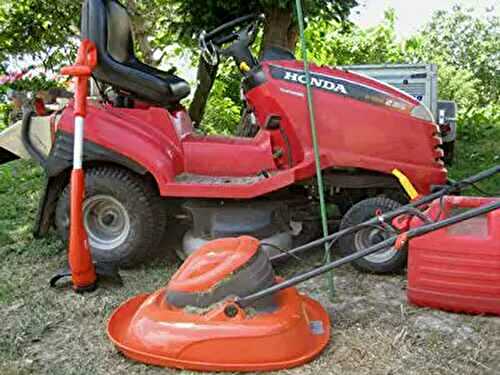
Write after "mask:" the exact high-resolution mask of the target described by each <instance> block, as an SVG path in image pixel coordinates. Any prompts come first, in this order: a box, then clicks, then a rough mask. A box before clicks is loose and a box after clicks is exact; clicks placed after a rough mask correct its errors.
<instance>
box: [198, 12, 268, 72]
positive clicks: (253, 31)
mask: <svg viewBox="0 0 500 375" xmlns="http://www.w3.org/2000/svg"><path fill="white" fill-rule="evenodd" d="M264 19H265V16H264V15H263V14H256V15H249V16H244V17H240V18H238V19H236V20H233V21H231V22H228V23H226V24H224V25H221V26H219V27H218V28H216V29H215V30H213V31H211V32H209V33H207V32H206V31H202V33H201V34H200V37H199V45H200V49H201V56H202V58H203V59H204V60H205V62H206V63H207V64H209V65H212V66H215V65H217V64H218V63H219V61H220V57H219V55H220V54H222V55H226V56H227V55H228V52H229V51H230V50H231V48H232V47H233V45H234V44H233V45H231V46H229V47H227V48H221V46H222V45H223V44H226V43H229V42H232V41H235V40H238V41H244V40H246V42H245V47H249V46H250V45H251V44H252V43H254V42H255V38H256V37H257V29H258V24H259V23H260V22H262V21H263V20H264ZM245 23H248V25H247V26H246V27H242V28H241V29H239V30H238V31H235V30H234V29H235V28H237V27H238V26H242V25H245ZM225 31H230V32H229V33H228V34H227V35H222V36H219V35H220V34H223V33H224V32H225ZM218 36H219V37H218Z"/></svg>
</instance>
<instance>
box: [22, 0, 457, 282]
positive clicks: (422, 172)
mask: <svg viewBox="0 0 500 375" xmlns="http://www.w3.org/2000/svg"><path fill="white" fill-rule="evenodd" d="M261 21H262V17H261V16H255V15H250V16H245V17H242V18H239V19H236V20H234V21H232V22H229V23H226V24H224V25H222V26H220V27H218V28H217V29H215V30H213V31H212V32H209V33H202V35H201V36H200V39H199V45H200V48H201V58H203V59H204V60H205V62H206V63H208V64H218V62H219V61H220V59H221V58H230V59H233V60H234V61H235V63H236V66H237V67H238V69H239V70H240V72H241V75H242V81H241V90H242V96H243V98H244V101H245V108H246V110H245V121H244V127H245V128H246V131H245V133H246V134H249V135H250V136H247V137H236V136H218V135H202V134H200V133H199V132H198V131H195V130H194V128H193V125H192V122H191V120H190V118H189V116H188V113H187V111H186V110H185V108H184V107H183V105H182V104H181V101H182V100H183V99H185V98H187V97H188V95H189V93H190V87H189V85H188V84H187V82H186V81H184V80H183V79H181V78H179V77H177V76H175V75H174V74H172V73H171V72H164V71H160V70H157V69H156V68H154V67H152V66H148V65H145V64H143V63H141V62H140V61H139V60H138V59H137V57H136V56H135V55H134V45H133V38H132V29H131V26H130V20H129V16H128V14H127V11H126V9H125V8H124V7H123V6H122V5H120V4H119V3H118V2H117V1H115V0H86V1H85V3H84V5H83V15H82V39H88V40H90V41H91V42H93V44H95V46H96V47H97V65H96V66H95V68H94V70H93V78H94V79H95V80H96V82H97V83H98V86H99V88H100V90H101V92H102V95H101V96H102V99H99V100H95V101H88V107H87V112H86V119H85V136H84V145H83V169H84V171H85V177H86V179H85V181H86V183H85V191H86V195H85V199H84V202H83V224H84V227H85V230H86V232H87V234H88V239H89V243H90V247H91V251H92V255H93V258H94V259H95V260H96V261H97V262H100V261H102V262H111V263H115V264H118V265H120V266H132V265H135V264H137V263H139V262H140V261H141V260H145V259H147V258H148V257H150V256H151V250H152V249H155V248H157V247H158V246H159V244H160V240H161V239H162V238H163V237H164V234H165V232H166V230H167V229H170V228H172V227H174V226H175V225H176V223H178V220H180V218H181V217H182V213H184V218H188V219H189V227H188V228H187V231H186V233H185V234H184V237H183V246H182V249H181V250H179V255H180V256H181V257H186V256H187V255H189V254H191V253H192V252H193V251H194V250H195V249H197V248H199V247H200V246H201V245H203V244H205V243H206V242H207V241H209V240H212V239H214V238H220V237H235V236H239V235H250V236H254V237H256V238H258V239H259V240H260V241H261V244H262V247H263V248H264V249H265V250H266V251H267V252H268V253H271V255H273V254H277V253H280V252H281V250H283V249H289V248H291V247H292V243H293V242H298V241H306V240H304V238H305V237H309V239H312V238H317V237H318V231H317V228H316V227H315V224H313V223H315V222H317V221H318V220H317V217H318V216H317V211H318V210H317V207H318V205H317V197H318V193H319V192H318V189H317V188H315V186H316V185H315V181H314V179H315V162H314V153H313V143H312V138H311V129H310V127H309V126H308V118H309V117H308V116H309V115H308V109H307V108H308V107H307V101H306V78H305V73H304V65H303V63H302V62H300V61H297V60H296V59H295V57H294V55H293V54H292V53H291V52H289V51H286V50H283V49H281V48H276V47H272V48H268V49H266V50H265V51H264V52H263V54H262V58H261V59H257V58H256V57H255V56H253V54H252V52H251V48H250V47H251V45H252V43H253V42H254V41H255V38H256V36H257V34H258V30H259V26H260V24H261ZM311 84H312V88H313V94H314V105H315V108H316V128H317V133H318V138H319V151H320V161H321V169H322V171H323V176H324V180H325V188H324V193H325V196H326V198H327V201H328V203H329V204H330V206H331V207H332V208H334V205H335V206H336V207H337V208H338V209H336V210H335V211H336V212H337V216H341V217H342V219H341V222H340V227H341V228H346V227H350V226H353V225H356V224H358V223H362V222H364V221H365V220H367V219H368V218H371V217H373V216H374V215H380V214H382V213H384V212H387V211H391V210H394V209H396V208H398V207H399V206H400V205H401V204H404V203H407V202H408V201H409V200H410V199H411V198H415V196H417V195H425V194H428V193H429V192H430V191H431V187H432V186H433V185H443V184H445V183H446V182H447V171H446V169H445V168H444V165H443V161H442V157H443V152H442V149H441V148H440V146H441V144H442V141H441V138H440V136H439V128H438V127H437V125H436V124H435V123H434V122H433V118H432V115H431V113H430V112H429V110H428V109H427V108H426V107H425V106H423V105H422V104H421V103H420V102H418V101H417V100H415V99H413V98H412V97H411V96H409V95H407V94H405V93H403V92H401V91H399V90H397V89H395V88H393V87H390V86H388V85H385V84H383V83H380V82H378V81H376V80H373V79H370V78H368V77H364V76H360V75H356V74H354V73H350V72H349V71H346V70H339V69H334V68H330V67H325V66H315V65H311ZM73 106H74V105H73V104H71V103H70V104H69V105H68V106H67V108H65V109H64V110H63V111H62V113H59V114H58V115H57V116H53V119H52V123H51V130H52V135H53V143H52V146H51V150H50V153H49V155H48V156H47V157H44V156H41V155H40V153H37V150H36V148H34V147H32V146H33V145H31V144H30V139H29V137H27V138H26V140H25V141H26V142H25V143H26V145H27V148H28V149H29V150H30V152H31V153H32V155H34V156H35V157H36V158H37V159H38V160H39V162H40V163H41V164H42V165H43V166H44V168H45V169H46V172H47V175H48V179H47V185H46V188H45V192H44V194H43V196H42V199H41V204H40V211H39V215H38V221H37V224H36V230H35V232H36V234H37V235H38V236H40V235H43V234H45V233H47V231H48V230H49V229H50V227H51V226H52V225H55V227H56V228H57V231H58V232H59V234H60V235H61V236H62V237H63V238H65V239H66V238H68V228H69V221H70V220H69V205H70V204H69V195H70V188H69V176H70V171H71V165H72V158H73V154H72V150H73V131H74V126H73V124H74V123H75V114H74V108H73ZM24 126H25V128H26V132H25V133H26V134H27V133H29V128H30V118H29V116H26V117H25V119H24ZM249 127H251V128H252V129H249ZM255 130H256V131H255ZM403 185H404V186H405V187H406V188H403ZM330 211H332V212H333V210H330ZM186 212H187V213H188V214H189V215H186V214H185V213H186ZM383 237H384V234H383V233H381V232H380V230H379V229H377V227H367V228H365V229H364V230H361V231H359V232H357V233H356V234H355V235H351V236H345V237H343V238H342V240H341V241H340V242H339V245H340V248H341V250H342V252H343V253H344V254H346V255H348V254H349V253H352V252H355V251H359V250H362V249H364V248H367V247H369V246H370V245H373V244H375V243H378V242H380V241H381V240H382V239H383ZM355 265H356V267H358V268H359V269H362V270H366V271H373V272H381V273H384V272H394V271H398V270H400V269H402V268H403V267H405V265H406V252H405V251H397V250H395V249H393V248H388V249H384V250H382V251H379V252H376V253H373V254H369V255H368V256H367V257H365V258H360V259H358V260H356V262H355Z"/></svg>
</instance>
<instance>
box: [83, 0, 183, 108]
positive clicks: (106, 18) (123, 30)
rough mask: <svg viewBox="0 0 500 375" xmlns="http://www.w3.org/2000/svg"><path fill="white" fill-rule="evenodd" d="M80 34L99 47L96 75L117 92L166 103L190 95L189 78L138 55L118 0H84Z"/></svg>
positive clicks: (128, 20)
mask: <svg viewBox="0 0 500 375" xmlns="http://www.w3.org/2000/svg"><path fill="white" fill-rule="evenodd" d="M81 34H82V39H90V40H91V41H93V42H94V43H95V45H96V47H97V51H98V61H97V66H96V68H95V69H94V72H93V76H94V78H96V79H97V80H99V81H101V82H104V83H107V84H109V85H111V86H112V87H114V88H115V89H117V91H118V92H120V93H123V94H126V95H132V96H133V97H136V98H139V99H141V100H145V101H147V102H149V103H154V104H158V105H161V106H165V107H169V106H172V107H175V106H178V104H179V101H180V100H181V99H183V98H185V97H186V96H187V95H189V85H188V84H187V82H186V81H184V80H183V79H181V78H179V77H177V76H175V75H173V74H169V73H167V72H163V71H160V70H158V69H156V68H154V67H152V66H149V65H145V64H143V63H142V62H140V61H139V60H138V59H137V58H136V56H135V54H134V42H133V36H132V24H131V21H130V18H129V16H128V13H127V10H126V8H125V7H123V6H122V5H121V4H120V3H119V2H118V1H117V0H85V2H84V3H83V8H82V29H81Z"/></svg>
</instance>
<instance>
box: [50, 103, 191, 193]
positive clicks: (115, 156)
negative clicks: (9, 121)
mask: <svg viewBox="0 0 500 375" xmlns="http://www.w3.org/2000/svg"><path fill="white" fill-rule="evenodd" d="M73 120H74V119H73V109H72V105H69V106H68V107H67V108H66V109H65V110H64V112H63V115H62V117H61V120H60V121H59V123H58V124H57V126H56V134H57V133H60V132H62V133H66V134H69V135H72V133H73ZM53 152H54V153H56V152H58V153H59V154H61V153H64V154H66V155H65V158H66V159H67V158H68V157H70V158H72V148H70V147H69V140H68V141H67V142H65V144H61V146H60V147H59V148H58V147H57V142H56V145H55V146H54V147H53V149H52V151H51V155H52V153H53ZM68 153H69V154H68ZM84 155H85V156H84V160H87V161H89V160H93V161H109V162H113V163H117V164H119V165H123V166H125V167H127V168H131V169H132V170H134V171H136V172H138V173H146V171H147V172H149V173H151V175H152V176H153V177H154V179H155V180H156V183H157V185H158V187H159V188H160V187H161V186H164V185H166V184H167V183H169V182H171V181H174V179H175V176H176V175H177V174H179V173H182V170H183V164H184V163H183V153H182V147H181V144H180V140H179V137H178V135H177V133H176V131H175V128H174V126H173V125H172V122H171V120H170V117H169V114H168V112H167V111H166V110H165V109H162V108H155V107H152V108H149V109H147V110H144V109H128V108H113V107H112V106H109V105H104V108H102V107H100V106H99V105H89V106H88V113H87V117H86V121H85V146H84ZM58 170H59V171H60V168H55V169H54V170H53V171H52V173H51V175H55V174H57V173H56V172H57V171H58ZM159 190H161V189H159Z"/></svg>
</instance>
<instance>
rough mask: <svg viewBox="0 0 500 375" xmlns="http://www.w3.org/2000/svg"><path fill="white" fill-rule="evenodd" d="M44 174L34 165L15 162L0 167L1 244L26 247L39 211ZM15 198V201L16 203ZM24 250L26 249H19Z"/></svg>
mask: <svg viewBox="0 0 500 375" xmlns="http://www.w3.org/2000/svg"><path fill="white" fill-rule="evenodd" d="M42 182H43V171H42V169H41V168H40V167H37V166H35V164H34V163H32V162H26V161H16V162H13V163H9V164H8V165H5V166H1V167H0V206H1V207H2V209H1V210H0V244H1V246H6V245H13V246H14V245H21V244H22V243H23V244H24V245H26V241H29V240H30V238H31V224H28V223H31V222H32V221H27V220H26V218H30V219H34V217H35V214H36V210H37V207H38V204H37V202H38V199H39V194H40V189H41V186H42ZM14 197H15V199H14ZM18 247H19V249H22V248H23V246H18Z"/></svg>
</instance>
